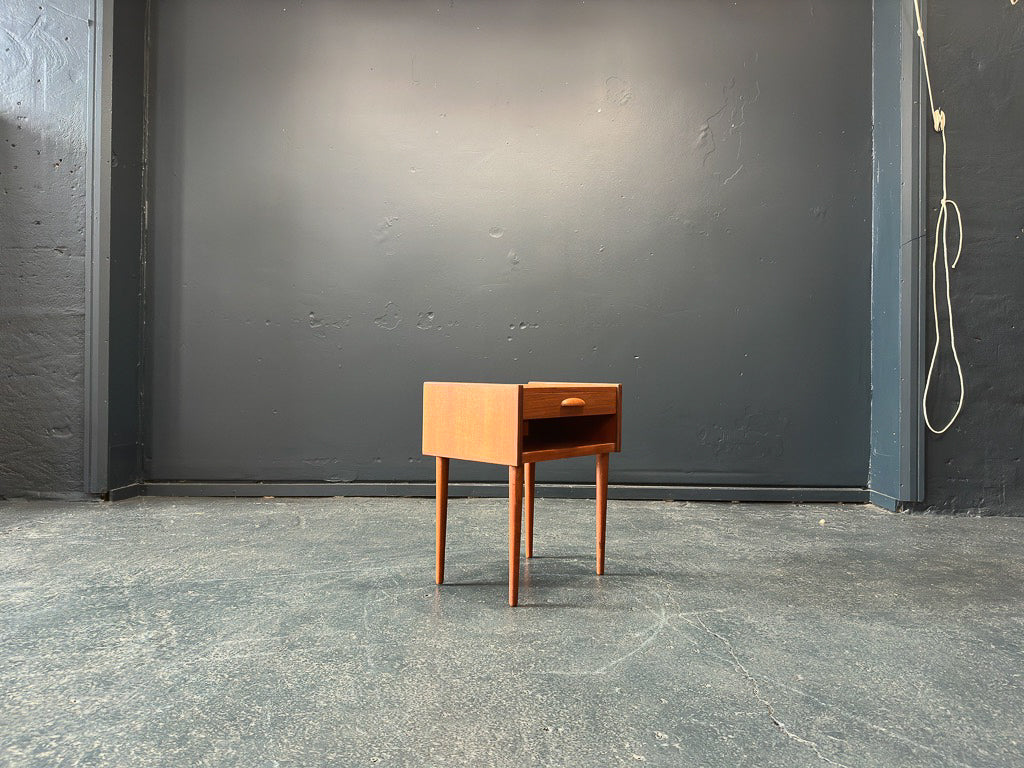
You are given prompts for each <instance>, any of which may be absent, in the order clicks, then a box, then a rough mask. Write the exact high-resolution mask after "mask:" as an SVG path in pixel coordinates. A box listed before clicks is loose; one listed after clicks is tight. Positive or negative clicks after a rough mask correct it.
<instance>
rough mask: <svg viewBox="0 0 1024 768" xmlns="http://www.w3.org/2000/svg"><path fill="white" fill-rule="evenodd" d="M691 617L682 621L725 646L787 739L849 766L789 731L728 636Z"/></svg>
mask: <svg viewBox="0 0 1024 768" xmlns="http://www.w3.org/2000/svg"><path fill="white" fill-rule="evenodd" d="M693 618H694V621H690V620H689V619H687V618H683V621H685V622H686V623H687V624H689V625H691V626H694V627H699V628H700V629H702V630H704V631H705V632H706V633H707V634H709V635H711V636H712V637H714V638H716V639H717V640H718V641H719V642H721V643H722V645H723V646H725V650H726V652H727V653H728V654H729V657H730V658H731V659H732V663H733V666H734V667H735V668H736V671H737V672H739V673H740V675H742V676H743V678H744V679H745V680H746V681H747V683H748V684H749V685H750V690H751V692H752V693H753V694H754V698H755V699H757V701H758V703H759V704H761V706H762V707H764V708H765V710H766V711H767V712H768V717H769V718H770V719H771V721H772V725H774V726H775V727H776V728H777V729H778V730H779V732H780V733H782V735H783V736H785V737H786V738H787V739H789V740H791V741H794V742H796V743H797V744H800V745H801V746H804V747H807V748H809V749H811V750H812V751H813V752H814V754H816V755H817V756H818V759H819V760H822V761H823V762H826V763H828V764H830V765H838V766H840V768H850V766H848V765H846V764H845V763H840V762H839V761H838V760H833V759H832V758H830V757H828V756H827V755H824V754H822V752H821V749H820V748H819V747H818V744H817V743H816V742H813V741H811V740H810V739H805V738H804V737H803V736H800V735H799V734H796V733H793V731H791V730H790V729H789V728H788V727H787V726H786V724H785V723H784V722H782V721H781V720H780V719H779V717H778V715H776V713H775V707H774V706H772V703H771V702H770V701H768V699H766V698H765V697H764V695H763V694H762V693H761V685H760V683H758V682H757V678H755V677H754V676H753V675H752V674H750V670H748V669H747V667H746V666H745V665H744V664H743V662H742V661H740V659H739V656H737V655H736V651H735V650H734V649H733V647H732V643H731V642H730V641H729V638H727V637H725V636H724V635H720V634H719V633H718V632H715V631H714V630H712V629H711V627H709V626H708V625H707V624H705V623H704V619H702V618H701V617H700V615H694V616H693Z"/></svg>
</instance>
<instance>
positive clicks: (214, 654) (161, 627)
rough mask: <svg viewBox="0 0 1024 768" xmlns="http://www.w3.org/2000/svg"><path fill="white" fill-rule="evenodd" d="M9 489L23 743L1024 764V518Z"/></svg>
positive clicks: (109, 756) (90, 747)
mask: <svg viewBox="0 0 1024 768" xmlns="http://www.w3.org/2000/svg"><path fill="white" fill-rule="evenodd" d="M506 520H507V516H506V508H505V504H504V502H503V501H501V500H455V501H453V502H452V503H451V510H450V513H449V541H448V565H447V575H448V579H449V582H450V583H448V584H446V585H445V586H443V587H441V588H439V589H438V588H435V587H434V585H433V583H432V574H433V567H432V561H433V502H432V501H431V500H429V499H415V500H399V499H372V500H366V499H327V500H302V499H291V500H280V499H262V500H260V499H248V500H209V499H205V500H204V499H148V500H147V499H143V500H136V501H132V502H123V503H120V504H117V505H109V504H78V505H75V504H67V503H64V504H57V503H45V502H34V503H33V502H7V503H4V504H0V679H3V680H4V685H3V687H2V688H0V723H2V724H3V728H2V731H0V734H2V735H0V763H3V764H4V765H9V766H12V768H24V767H27V766H54V765H69V766H70V765H83V766H84V765H118V766H136V765H138V766H142V765H157V764H159V765H190V766H191V765H197V766H204V765H211V766H212V765H217V766H227V765H238V766H270V765H393V766H403V765H442V764H443V765H465V766H529V765H572V766H613V765H635V764H646V765H658V766H681V765H700V766H744V765H746V766H817V765H838V766H858V767H861V766H886V767H887V768H889V767H891V766H928V767H929V768H935V767H937V766H938V767H941V766H975V767H980V766H1000V767H1005V766H1017V765H1024V715H1022V712H1024V639H1022V638H1024V634H1022V632H1021V630H1022V628H1024V547H1022V546H1021V543H1022V538H1024V521H1021V520H1016V519H1000V518H980V519H979V518H965V517H935V516H913V517H908V516H902V515H888V514H885V513H882V512H880V511H879V510H877V509H876V508H874V507H869V506H824V505H806V506H794V505H749V504H748V505H730V504H680V503H676V504H673V503H662V502H644V503H634V502H614V501H613V502H610V504H609V529H608V563H607V573H606V575H604V576H603V577H600V578H599V577H597V576H595V575H594V574H593V541H592V538H593V512H592V506H591V504H588V503H584V502H579V501H561V500H544V501H542V502H540V503H539V505H538V510H537V536H536V544H537V551H538V554H539V557H537V558H535V559H534V560H532V561H529V562H524V569H523V581H522V588H521V592H520V597H521V600H522V605H521V606H520V607H519V608H515V609H510V608H509V607H508V606H507V605H506V604H505V598H506V582H505V579H506V560H505V556H506V551H507V549H506V539H505V536H506V531H507V527H506Z"/></svg>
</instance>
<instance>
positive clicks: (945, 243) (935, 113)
mask: <svg viewBox="0 0 1024 768" xmlns="http://www.w3.org/2000/svg"><path fill="white" fill-rule="evenodd" d="M914 10H915V11H916V12H917V36H918V38H919V39H920V41H921V61H922V63H923V65H924V78H925V82H926V83H927V84H928V103H929V105H930V106H931V110H932V123H933V127H934V128H935V131H936V132H937V133H938V134H939V135H940V136H941V137H942V200H941V202H940V203H939V215H938V218H937V219H936V221H935V250H934V251H933V252H932V317H933V318H934V320H935V346H934V347H933V348H932V359H931V362H930V363H929V364H928V376H927V377H926V378H925V382H924V393H923V394H922V395H921V409H922V411H923V412H924V423H925V424H926V425H927V426H928V429H930V430H931V431H932V432H934V433H935V434H936V435H941V434H942V433H943V432H945V431H946V430H947V429H949V428H950V427H951V426H953V422H954V421H956V419H957V417H958V416H959V415H960V411H961V410H962V409H963V407H964V394H965V389H964V369H963V366H962V365H961V364H960V355H959V354H957V351H956V333H955V332H954V330H953V299H952V296H951V295H950V286H949V273H950V270H953V269H956V265H957V262H958V261H960V255H961V254H962V253H963V250H964V222H963V217H962V216H961V215H960V206H959V205H957V204H956V202H955V201H953V200H950V199H949V195H948V187H949V184H948V172H947V164H946V155H947V152H948V146H947V144H946V113H945V112H943V111H942V110H941V109H936V108H935V96H934V95H933V93H932V78H931V75H930V74H929V72H928V50H927V46H926V45H925V40H924V25H923V24H922V23H921V4H920V2H919V0H914ZM950 208H952V209H953V211H954V212H955V213H956V225H957V231H958V232H959V237H960V242H959V243H958V245H957V248H956V257H955V258H954V259H953V263H952V264H950V263H949V209H950ZM940 242H941V244H942V267H943V272H944V273H945V280H946V311H947V313H948V316H949V348H950V350H952V352H953V362H954V363H956V373H957V376H958V377H959V379H960V401H959V402H958V403H957V405H956V411H955V412H954V413H953V416H952V417H951V418H950V420H949V421H948V422H946V426H944V427H943V428H942V429H936V428H935V427H934V426H933V425H932V422H931V419H930V418H929V416H928V391H929V389H931V384H932V374H934V373H935V363H936V361H937V360H938V357H939V348H940V347H941V345H942V331H941V328H940V326H939V294H938V281H937V277H938V264H939V244H940Z"/></svg>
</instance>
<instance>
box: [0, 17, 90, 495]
mask: <svg viewBox="0 0 1024 768" xmlns="http://www.w3.org/2000/svg"><path fill="white" fill-rule="evenodd" d="M91 8H92V4H91V3H88V2H83V1H82V0H77V1H75V0H64V1H63V2H47V3H42V4H40V3H4V4H3V5H2V6H0V83H3V86H2V87H0V496H12V495H23V494H50V493H56V494H67V493H74V492H80V491H81V490H82V487H83V456H84V438H83V434H84V425H83V410H84V377H83V371H84V365H85V361H84V346H85V336H84V328H85V301H86V299H85V296H86V290H85V288H86V268H85V267H86V265H85V256H86V253H85V243H86V207H85V200H86V192H87V179H86V149H87V147H86V143H87V139H86V136H87V130H86V126H87V116H88V83H89V74H88V73H89V41H90V37H91V34H92V30H91V28H90V26H89V21H88V16H89V14H90V12H91Z"/></svg>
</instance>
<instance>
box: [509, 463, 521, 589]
mask: <svg viewBox="0 0 1024 768" xmlns="http://www.w3.org/2000/svg"><path fill="white" fill-rule="evenodd" d="M522 522H523V465H522V464H520V465H519V466H518V467H509V468H508V604H509V605H518V604H519V540H520V538H521V537H522Z"/></svg>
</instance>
